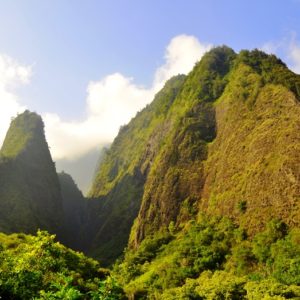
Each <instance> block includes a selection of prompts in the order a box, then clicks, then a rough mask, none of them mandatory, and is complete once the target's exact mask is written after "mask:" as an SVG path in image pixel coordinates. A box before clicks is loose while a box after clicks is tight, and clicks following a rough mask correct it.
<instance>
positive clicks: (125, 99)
mask: <svg viewBox="0 0 300 300" xmlns="http://www.w3.org/2000/svg"><path fill="white" fill-rule="evenodd" d="M210 48H211V45H208V44H202V43H200V42H199V41H198V40H197V39H196V38H195V37H193V36H188V35H179V36H176V37H174V38H173V39H172V40H171V42H170V43H169V45H168V46H167V48H166V53H165V63H164V64H163V65H162V66H161V67H159V68H158V69H157V71H156V72H155V74H154V78H153V84H152V86H151V87H149V88H145V87H143V86H138V85H136V84H135V83H134V80H133V78H129V77H126V76H124V75H122V74H120V73H115V74H111V75H108V76H106V77H105V78H103V79H101V80H99V81H92V82H90V83H89V85H88V88H87V98H86V111H87V118H86V119H85V120H84V121H82V122H64V121H63V120H62V119H61V118H60V117H59V116H58V115H56V114H44V115H43V118H44V121H45V124H46V134H47V139H48V143H49V145H50V146H51V152H52V155H53V157H54V159H62V158H68V159H73V158H76V157H80V156H81V155H84V154H85V153H87V152H88V151H90V150H91V149H93V148H95V147H97V146H99V145H101V144H102V145H103V144H107V143H110V142H112V140H113V138H114V137H115V136H116V135H117V133H118V130H119V128H120V126H121V125H124V124H126V123H127V122H129V121H130V119H131V118H132V117H134V115H135V114H136V112H137V111H139V110H141V109H142V108H143V107H144V106H145V105H146V104H148V103H149V102H151V100H152V99H153V97H154V95H155V93H156V92H157V91H158V90H159V89H161V88H162V86H163V85H164V83H165V82H166V80H168V79H169V78H170V77H172V76H173V75H177V74H179V73H181V74H182V73H184V74H186V73H188V72H189V71H190V70H191V69H192V68H193V66H194V64H195V63H196V62H197V61H198V60H200V58H201V57H202V55H203V54H204V53H205V52H206V51H207V50H209V49H210Z"/></svg>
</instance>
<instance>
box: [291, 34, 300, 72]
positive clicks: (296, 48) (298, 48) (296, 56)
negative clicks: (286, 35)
mask: <svg viewBox="0 0 300 300" xmlns="http://www.w3.org/2000/svg"><path fill="white" fill-rule="evenodd" d="M289 58H290V60H291V63H292V65H291V68H292V70H293V71H294V72H295V73H298V74H300V45H299V44H298V43H297V42H296V41H295V40H294V39H293V40H292V41H291V43H290V47H289Z"/></svg>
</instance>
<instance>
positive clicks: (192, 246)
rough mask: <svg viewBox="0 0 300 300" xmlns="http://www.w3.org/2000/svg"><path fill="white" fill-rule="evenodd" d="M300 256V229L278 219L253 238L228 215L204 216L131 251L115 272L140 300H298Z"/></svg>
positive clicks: (152, 237) (153, 238)
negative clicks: (219, 216)
mask: <svg viewBox="0 0 300 300" xmlns="http://www.w3.org/2000/svg"><path fill="white" fill-rule="evenodd" d="M299 257H300V230H299V229H291V230H289V229H288V228H287V226H286V225H285V224H284V223H283V222H281V221H279V220H272V221H270V222H269V223H268V224H267V227H266V228H265V230H264V231H262V232H261V233H259V234H257V235H256V236H255V237H253V238H252V239H250V238H249V237H247V235H246V234H245V231H244V230H243V229H241V228H240V227H237V225H234V224H233V223H232V221H230V220H229V219H227V218H212V219H211V218H210V219H209V218H207V217H204V216H201V217H200V218H199V220H198V221H197V222H196V221H191V222H189V223H188V224H187V225H186V226H185V228H184V229H183V230H182V231H179V232H177V233H174V232H173V233H171V231H170V230H168V231H165V232H160V233H156V234H155V235H152V236H151V237H150V236H149V237H147V238H146V239H145V240H144V241H143V242H142V243H141V245H140V247H139V248H138V249H137V250H129V249H128V250H127V251H126V252H125V257H124V260H123V261H122V262H120V263H119V264H116V266H115V270H114V272H115V275H116V276H117V278H118V279H119V280H120V282H121V283H122V284H123V285H124V286H125V290H126V293H127V294H128V296H130V297H136V298H137V299H146V298H147V299H148V298H149V299H211V300H213V299H214V300H216V299H220V300H221V299H257V300H259V299H298V298H297V297H300V262H299ZM136 298H134V299H136Z"/></svg>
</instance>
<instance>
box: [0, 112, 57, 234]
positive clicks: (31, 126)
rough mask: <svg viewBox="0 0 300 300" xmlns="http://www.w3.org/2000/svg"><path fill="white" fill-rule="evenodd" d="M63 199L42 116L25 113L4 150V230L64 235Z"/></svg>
mask: <svg viewBox="0 0 300 300" xmlns="http://www.w3.org/2000/svg"><path fill="white" fill-rule="evenodd" d="M62 211H63V209H62V199H61V192H60V185H59V182H58V178H57V174H56V170H55V165H54V163H53V161H52V158H51V155H50V152H49V148H48V145H47V142H46V139H45V135H44V124H43V121H42V119H41V117H40V116H39V115H37V114H35V113H31V112H29V111H25V112H24V113H23V114H20V115H18V116H17V117H16V118H15V119H14V120H12V122H11V125H10V128H9V130H8V132H7V135H6V137H5V140H4V143H3V146H2V149H1V151H0V230H1V231H2V232H5V233H13V232H25V233H34V232H36V230H37V229H38V228H41V229H45V230H48V231H50V232H55V233H58V234H59V235H61V232H62V229H61V225H62V218H63V213H62Z"/></svg>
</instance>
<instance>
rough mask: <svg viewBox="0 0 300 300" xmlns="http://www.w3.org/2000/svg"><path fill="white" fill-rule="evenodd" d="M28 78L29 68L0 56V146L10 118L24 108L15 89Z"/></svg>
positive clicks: (26, 81)
mask: <svg viewBox="0 0 300 300" xmlns="http://www.w3.org/2000/svg"><path fill="white" fill-rule="evenodd" d="M30 77H31V67H30V66H23V65H21V64H19V63H18V62H17V61H15V60H14V59H12V58H11V57H9V56H7V55H4V54H0V107H1V110H0V120H1V125H0V145H1V144H2V142H3V140H4V137H5V134H6V131H7V129H8V127H9V124H10V120H11V118H12V117H14V116H15V115H16V114H17V113H20V112H22V111H24V109H25V108H26V107H25V106H23V105H21V104H20V103H19V99H18V97H17V95H16V88H17V87H18V86H19V85H21V84H27V83H29V80H30Z"/></svg>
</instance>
